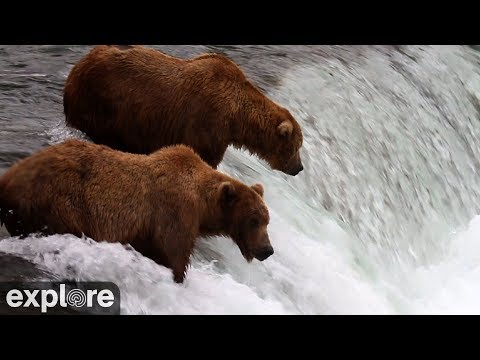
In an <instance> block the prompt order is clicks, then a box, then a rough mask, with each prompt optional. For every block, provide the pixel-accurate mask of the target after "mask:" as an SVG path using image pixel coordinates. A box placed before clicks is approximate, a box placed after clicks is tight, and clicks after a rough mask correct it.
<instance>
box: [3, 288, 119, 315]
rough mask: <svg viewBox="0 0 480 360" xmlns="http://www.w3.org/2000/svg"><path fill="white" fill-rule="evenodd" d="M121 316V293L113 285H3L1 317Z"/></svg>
mask: <svg viewBox="0 0 480 360" xmlns="http://www.w3.org/2000/svg"><path fill="white" fill-rule="evenodd" d="M35 313H37V314H52V313H53V314H108V315H118V314H120V290H119V288H118V286H117V285H115V284H113V283H109V282H29V283H18V282H15V283H14V282H9V283H0V314H35Z"/></svg>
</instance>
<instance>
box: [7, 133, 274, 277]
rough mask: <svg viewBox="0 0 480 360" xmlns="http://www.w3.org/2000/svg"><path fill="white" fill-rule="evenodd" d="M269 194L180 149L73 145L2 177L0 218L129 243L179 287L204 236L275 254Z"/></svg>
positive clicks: (246, 251)
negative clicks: (142, 150) (140, 151)
mask: <svg viewBox="0 0 480 360" xmlns="http://www.w3.org/2000/svg"><path fill="white" fill-rule="evenodd" d="M262 197H263V187H262V186H261V185H259V184H256V185H253V186H251V187H249V186H246V185H244V184H243V183H241V182H239V181H237V180H235V179H233V178H231V177H229V176H227V175H224V174H222V173H220V172H218V171H216V170H214V169H212V168H211V167H210V166H209V165H208V164H206V163H205V162H204V161H202V160H201V158H200V157H199V156H198V155H197V154H195V153H194V152H193V151H192V149H190V148H188V147H186V146H183V145H177V146H171V147H166V148H163V149H161V150H158V151H156V152H154V153H152V154H151V155H148V156H147V155H140V154H127V153H122V152H120V151H116V150H112V149H110V148H108V147H106V146H104V145H96V144H92V143H88V142H84V141H80V140H68V141H66V142H64V143H62V144H58V145H54V146H51V147H48V148H45V149H43V150H40V151H39V152H37V153H35V154H33V155H32V156H30V157H28V158H26V159H23V160H21V161H19V162H18V163H16V164H14V165H13V166H12V167H11V168H10V169H9V170H8V171H7V172H6V173H5V174H4V175H3V176H2V177H0V220H1V222H2V223H5V225H6V228H7V230H8V231H9V233H10V234H11V235H12V236H26V235H28V234H32V233H41V234H44V235H50V234H63V233H71V234H74V235H76V236H79V237H80V236H82V235H86V236H88V237H90V238H92V239H95V240H97V241H108V242H120V243H122V244H127V243H129V244H131V245H132V246H133V247H134V248H135V249H136V250H138V251H139V252H140V253H142V254H143V255H145V256H147V257H150V258H151V259H153V260H154V261H156V262H157V263H159V264H161V265H164V266H167V267H169V268H171V269H172V270H173V274H174V279H175V281H176V282H182V281H183V279H184V276H185V272H186V269H187V266H188V263H189V259H190V255H191V253H192V249H193V247H194V243H195V239H196V238H198V237H199V236H209V235H224V236H229V237H231V238H232V239H233V241H234V242H235V243H236V244H237V245H238V247H239V248H240V250H241V252H242V254H243V256H244V257H245V258H246V259H247V260H248V261H251V260H252V259H253V258H254V257H256V258H257V259H259V260H264V259H265V258H266V257H268V256H270V255H271V254H273V248H272V247H271V245H270V241H269V238H268V233H267V225H268V222H269V214H268V210H267V207H266V206H265V204H264V202H263V199H262Z"/></svg>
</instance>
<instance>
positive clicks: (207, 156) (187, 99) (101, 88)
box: [63, 45, 303, 175]
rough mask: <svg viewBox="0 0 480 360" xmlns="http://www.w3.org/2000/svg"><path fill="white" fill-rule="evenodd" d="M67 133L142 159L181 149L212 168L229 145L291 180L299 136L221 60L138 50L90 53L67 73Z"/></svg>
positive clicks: (284, 113) (289, 120)
mask: <svg viewBox="0 0 480 360" xmlns="http://www.w3.org/2000/svg"><path fill="white" fill-rule="evenodd" d="M63 103H64V112H65V119H66V123H67V125H69V126H70V127H74V128H77V129H79V130H81V131H83V132H84V133H86V134H87V135H88V136H89V137H90V138H91V139H92V140H93V141H94V142H96V143H100V144H105V145H108V146H110V147H112V148H115V149H119V150H122V151H127V152H133V153H141V154H149V153H151V152H153V151H155V150H157V149H159V148H161V147H164V146H168V145H174V144H185V145H188V146H190V147H192V148H193V149H194V150H195V151H196V152H197V153H198V154H199V155H200V156H201V157H202V158H203V159H204V160H205V161H206V162H207V163H209V164H210V165H211V166H212V167H214V168H216V167H217V166H218V164H219V163H220V162H221V161H222V159H223V156H224V153H225V151H226V149H227V147H228V146H229V145H233V146H235V147H237V148H245V149H247V150H249V151H250V152H251V153H253V154H256V155H258V156H259V157H260V158H262V159H264V160H266V161H267V162H268V163H269V164H270V166H271V167H272V168H273V169H276V170H280V171H283V172H285V173H287V174H290V175H296V174H298V172H300V171H301V170H302V169H303V166H302V162H301V159H300V153H299V151H300V148H301V146H302V141H303V138H302V131H301V129H300V126H299V125H298V123H297V121H296V120H295V119H294V118H293V116H292V115H291V114H290V112H289V111H288V110H286V109H285V108H283V107H281V106H279V105H277V104H276V103H274V102H273V101H272V100H270V99H269V98H267V97H266V96H265V95H263V94H262V93H261V92H260V91H259V90H258V89H257V88H256V87H255V86H253V85H252V83H251V82H249V81H248V80H247V78H246V77H245V75H244V73H243V72H242V71H241V70H240V68H239V67H238V66H237V65H236V64H235V63H233V62H232V61H231V60H229V59H228V58H226V57H225V56H222V55H217V54H204V55H201V56H198V57H195V58H192V59H188V60H184V59H179V58H175V57H172V56H168V55H166V54H163V53H161V52H159V51H156V50H154V49H150V48H145V47H142V46H121V47H120V46H104V45H102V46H97V47H95V48H93V49H92V50H91V51H90V52H89V53H88V54H87V55H86V56H85V57H84V58H83V59H81V60H80V61H79V62H78V63H77V64H76V65H75V66H74V67H73V69H72V70H71V72H70V74H69V76H68V79H67V81H66V84H65V90H64V102H63Z"/></svg>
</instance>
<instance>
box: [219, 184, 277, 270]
mask: <svg viewBox="0 0 480 360" xmlns="http://www.w3.org/2000/svg"><path fill="white" fill-rule="evenodd" d="M218 198H219V202H220V206H221V208H222V212H223V220H224V226H225V230H226V231H225V232H226V233H227V234H228V235H229V236H230V237H231V238H232V240H233V241H234V242H235V243H236V244H237V245H238V247H239V248H240V251H241V252H242V255H243V257H244V258H245V259H246V260H247V261H248V262H250V261H252V260H253V258H256V259H257V260H260V261H263V260H265V259H267V258H268V257H270V256H271V255H272V254H273V252H274V251H273V247H272V245H271V244H270V239H269V237H268V232H267V226H268V223H269V221H270V217H269V213H268V209H267V207H266V205H265V203H264V202H263V186H262V185H260V184H255V185H253V186H250V187H249V186H246V185H245V184H242V183H240V182H236V181H235V182H234V181H225V182H222V183H221V184H220V185H219V187H218Z"/></svg>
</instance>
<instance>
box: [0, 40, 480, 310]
mask: <svg viewBox="0 0 480 360" xmlns="http://www.w3.org/2000/svg"><path fill="white" fill-rule="evenodd" d="M158 48H159V49H161V50H163V51H166V52H168V53H170V54H173V55H177V56H192V55H195V54H198V53H201V52H204V51H217V52H224V53H226V54H227V55H229V56H230V57H231V58H232V59H233V60H234V61H236V62H237V63H238V64H239V65H240V66H241V67H242V68H243V69H244V70H245V72H246V73H247V75H248V76H249V77H250V78H251V79H252V80H253V81H254V82H255V83H256V84H257V85H258V86H259V87H260V88H261V89H262V90H263V91H265V92H266V93H267V94H268V95H269V96H271V97H272V98H273V99H275V100H276V101H278V102H280V103H281V104H283V105H285V106H286V107H288V108H289V109H290V110H291V112H292V113H293V114H294V115H295V116H296V117H297V119H298V120H299V122H300V123H301V125H302V128H303V132H304V148H303V153H302V158H303V162H304V167H305V170H304V171H303V172H302V173H300V174H299V175H298V176H296V177H289V176H286V175H283V174H281V173H279V172H273V171H271V170H270V169H269V168H268V166H266V165H265V163H263V162H262V161H260V160H258V159H256V158H254V157H252V156H250V155H248V154H246V153H244V152H241V151H236V150H233V149H229V150H228V151H227V154H226V156H225V159H224V161H223V163H222V164H221V166H220V170H221V171H224V172H226V173H228V174H230V175H232V176H235V177H238V178H239V179H241V180H242V181H244V182H246V183H253V182H261V183H263V184H264V186H265V192H266V193H265V196H266V202H267V205H268V206H269V209H270V214H271V224H270V226H269V233H270V237H271V240H272V244H273V245H274V247H275V255H274V256H272V257H271V258H269V259H268V260H266V261H265V262H263V263H259V262H257V261H254V262H253V263H252V264H247V263H246V262H245V260H243V258H242V257H241V255H240V252H239V250H238V249H237V247H236V246H235V245H234V244H233V243H232V241H231V240H229V239H224V238H213V239H202V240H200V241H199V243H198V246H197V248H196V251H195V255H194V259H193V262H192V267H191V268H190V270H189V272H188V275H187V280H186V281H185V283H184V284H182V285H177V284H174V283H173V282H172V279H171V272H170V271H169V270H168V269H165V268H163V267H161V266H158V265H156V264H154V263H153V261H151V260H149V259H147V258H144V257H142V256H141V255H139V254H138V253H136V252H134V251H131V250H129V249H127V248H124V247H122V246H120V245H118V244H105V243H96V242H93V241H91V240H89V239H78V238H75V237H72V236H69V235H64V236H51V237H48V238H34V237H32V238H28V239H25V240H18V239H14V238H9V237H8V235H4V237H5V239H4V240H2V241H0V251H1V252H4V253H9V254H17V255H20V256H21V257H22V258H25V259H27V260H30V261H31V262H33V263H34V264H36V266H35V268H36V269H37V273H36V275H35V276H36V277H47V276H51V277H59V278H70V279H78V280H96V281H101V280H108V281H114V282H115V283H116V284H118V285H119V287H120V289H121V291H122V304H121V306H122V312H123V313H125V314H136V313H155V314H178V313H180V314H204V313H207V314H249V313H254V314H361V313H368V314H373V313H382V314H390V313H401V314H407V313H420V314H424V313H480V244H479V243H478V239H479V237H480V217H476V215H477V214H480V211H479V210H480V209H479V204H480V180H479V179H478V177H477V173H478V172H479V171H480V163H479V159H480V146H479V145H478V144H480V142H479V140H480V103H479V99H480V66H479V65H480V56H479V54H478V53H477V52H476V51H475V50H474V49H472V48H470V47H466V46H221V47H220V46H204V47H202V46H181V47H179V46H176V47H175V46H158ZM88 50H89V47H80V46H4V47H0V172H3V171H4V170H5V169H6V168H7V167H8V166H10V165H11V164H12V163H13V162H14V161H15V160H17V159H20V158H22V157H24V156H26V155H28V154H30V153H31V152H32V151H34V150H36V149H39V148H41V147H43V146H47V145H48V144H53V143H56V142H58V141H61V140H63V139H65V138H67V137H70V136H76V137H82V134H80V133H78V132H72V131H70V130H68V129H67V128H65V125H64V123H63V114H62V89H63V83H64V81H65V78H66V76H67V75H68V72H69V69H70V68H71V66H72V65H73V64H74V63H75V62H76V61H78V59H79V58H80V57H81V56H82V55H83V54H85V53H86V52H87V51H88ZM6 258H7V256H6V255H3V259H6ZM8 258H10V257H8ZM3 263H6V264H8V265H3V267H6V266H8V269H9V270H10V271H9V273H12V272H13V273H15V272H18V273H19V274H20V273H21V274H27V276H32V277H34V276H33V275H28V274H30V272H31V269H29V271H25V266H26V265H25V261H13V262H12V261H7V262H5V261H4V262H0V266H2V264H3ZM12 269H13V270H12ZM17 270H18V271H17ZM45 271H46V272H47V273H46V272H45ZM48 274H49V275H48Z"/></svg>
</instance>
